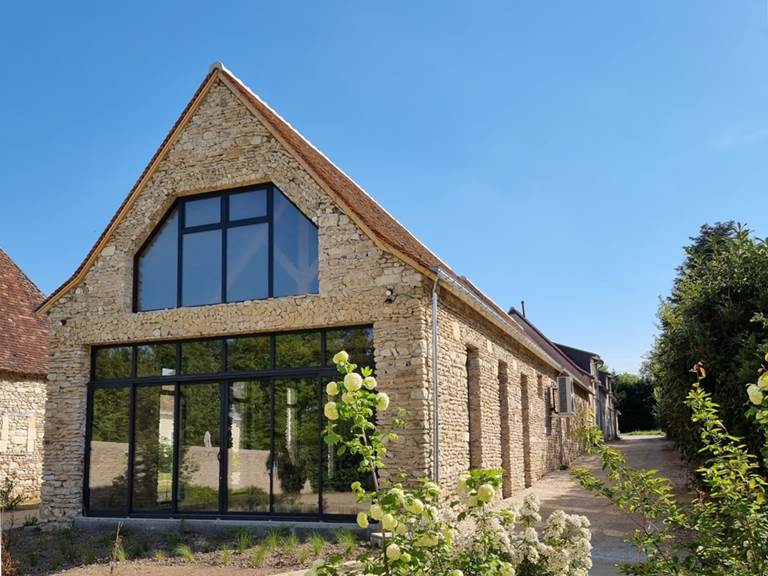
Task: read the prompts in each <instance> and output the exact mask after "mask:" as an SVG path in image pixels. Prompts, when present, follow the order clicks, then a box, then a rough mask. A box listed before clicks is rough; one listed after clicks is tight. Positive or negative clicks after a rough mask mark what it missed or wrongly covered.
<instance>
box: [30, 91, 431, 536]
mask: <svg viewBox="0 0 768 576" xmlns="http://www.w3.org/2000/svg"><path fill="white" fill-rule="evenodd" d="M259 182H274V183H275V184H276V185H277V186H278V187H279V188H280V190H281V191H282V192H283V193H284V194H285V195H286V196H288V198H290V199H291V200H292V201H293V202H294V203H295V204H296V205H297V206H298V207H299V208H300V209H301V210H302V212H303V213H304V214H305V215H307V216H308V217H309V218H310V219H311V220H312V221H314V222H315V223H316V224H317V225H318V227H319V279H320V290H319V294H311V295H305V296H296V297H287V298H273V299H268V300H260V301H250V302H241V303H231V304H218V305H213V306H202V307H195V308H178V309H171V310H160V311H153V312H141V313H133V312H132V311H131V310H132V307H131V304H132V302H131V299H132V285H133V258H134V254H135V253H136V251H137V250H138V248H139V247H140V246H141V244H142V243H143V242H144V241H145V239H146V238H147V237H148V236H149V235H150V234H151V233H152V231H153V230H154V228H155V226H156V225H157V224H158V222H159V221H160V220H161V219H162V217H163V215H164V214H165V212H166V211H167V210H168V208H169V206H170V205H171V204H172V203H173V200H174V199H175V198H176V197H178V196H184V195H189V194H194V193H198V192H202V191H206V190H214V189H227V188H233V187H237V186H244V185H248V184H254V183H259ZM387 289H392V290H394V293H395V294H396V298H395V301H394V302H393V303H391V304H387V303H385V298H386V295H385V292H386V290H387ZM426 290H427V288H425V286H424V279H423V277H422V276H421V274H419V273H418V272H416V271H415V270H414V269H412V268H411V267H410V266H407V265H405V264H403V263H402V262H401V261H400V260H398V259H396V258H394V257H393V256H391V255H390V254H387V253H385V252H383V251H382V250H381V249H379V248H378V247H377V246H376V245H375V244H374V243H373V242H372V241H371V240H370V239H369V238H368V237H367V236H366V235H365V234H364V233H363V232H362V231H361V230H360V229H359V228H358V227H357V226H356V225H355V224H354V223H353V222H352V221H351V220H350V219H349V218H348V217H347V216H346V215H345V214H344V213H343V212H342V211H341V210H340V209H339V208H338V207H337V206H336V204H334V202H333V201H332V200H331V199H330V198H329V197H328V196H327V195H326V194H325V193H324V191H323V190H321V189H320V187H319V186H318V184H317V183H316V182H315V180H313V179H312V178H311V177H310V175H309V174H308V173H307V172H306V171H305V170H304V169H303V168H302V166H301V165H300V164H298V163H297V162H296V161H295V160H294V159H293V157H292V156H291V155H289V154H288V152H287V151H286V150H285V149H284V148H283V147H282V146H281V144H280V143H279V142H278V141H276V140H275V139H274V138H273V137H272V136H271V135H270V133H269V132H268V131H267V129H266V128H265V127H264V126H263V125H262V124H261V123H260V122H259V121H258V120H257V119H256V118H255V117H254V116H253V115H252V114H251V112H250V111H249V110H248V109H247V108H246V107H245V105H244V104H243V103H242V102H241V101H240V100H239V99H238V98H237V97H236V96H235V95H233V94H232V93H231V92H230V90H229V89H228V88H227V87H226V86H224V85H223V84H221V83H217V84H216V85H214V86H213V87H212V88H211V90H210V92H209V93H208V95H207V96H206V98H205V99H204V100H203V102H202V103H201V105H200V106H199V108H198V109H197V110H196V112H195V114H194V115H193V117H192V118H191V120H190V121H189V123H188V124H187V125H186V126H185V128H184V130H183V132H182V133H181V135H180V137H179V138H178V139H177V140H176V142H175V143H174V144H173V146H172V148H171V150H170V152H169V153H168V154H167V156H166V157H165V158H164V159H163V160H162V161H161V164H160V166H159V168H158V170H157V171H156V172H155V173H154V174H153V175H152V177H151V179H150V180H149V182H148V183H147V185H146V186H145V187H144V188H143V190H142V192H141V194H140V196H139V198H138V199H137V201H136V203H135V204H134V206H133V208H132V210H131V211H130V213H129V214H128V216H127V217H126V218H125V219H124V220H123V221H122V222H121V223H120V224H119V226H118V227H117V229H116V232H115V234H114V235H113V237H112V239H111V241H110V242H109V244H108V245H107V246H106V248H105V249H104V250H103V251H102V252H101V255H100V256H99V258H98V259H97V261H96V263H95V265H94V266H93V267H92V268H91V269H90V270H89V271H88V273H87V275H86V277H85V279H84V281H83V282H82V283H81V284H80V285H79V286H78V287H77V288H75V289H74V290H71V291H70V292H69V293H67V294H66V295H65V296H63V297H62V298H61V300H59V301H58V302H57V303H55V305H54V306H53V307H52V308H51V310H50V318H51V331H50V343H49V344H50V356H51V357H50V373H49V396H48V402H47V406H46V417H47V419H46V440H45V442H46V450H47V453H48V458H47V459H46V462H45V466H44V473H43V490H42V492H43V510H42V513H43V518H44V519H45V520H48V521H52V522H65V521H68V520H70V519H72V518H73V517H75V516H76V515H78V514H80V513H81V510H82V482H83V456H84V438H85V416H86V387H87V382H88V380H89V371H90V358H89V350H90V347H91V346H92V345H95V344H107V343H120V342H133V341H145V340H163V339H179V338H189V337H195V336H215V335H228V334H240V333H253V332H273V331H282V330H292V329H303V328H319V327H329V326H347V325H362V324H373V326H374V346H375V361H376V366H377V371H378V379H379V382H380V385H381V388H382V389H383V390H386V391H387V392H388V393H389V394H390V396H391V397H392V401H393V404H394V405H397V406H403V407H405V408H406V409H408V411H409V413H410V414H411V415H412V417H411V418H410V419H409V421H408V427H407V428H406V430H404V431H403V433H402V434H401V438H402V442H400V443H398V445H397V447H396V448H395V449H394V451H393V453H392V456H391V457H392V459H393V460H395V461H397V465H398V466H405V467H408V468H409V469H411V470H414V471H416V472H417V473H420V474H423V473H425V472H426V468H425V454H427V453H428V452H429V448H428V446H426V442H427V440H428V429H427V427H428V421H427V420H426V417H425V415H426V414H427V411H426V410H425V408H424V405H425V393H424V390H423V389H424V387H425V386H426V385H427V378H426V374H425V370H426V354H427V344H426V340H425V338H424V334H425V333H426V328H425V326H426V321H427V316H426V306H425V303H426V302H428V294H427V292H426ZM384 423H386V420H384Z"/></svg>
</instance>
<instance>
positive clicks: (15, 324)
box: [0, 250, 48, 376]
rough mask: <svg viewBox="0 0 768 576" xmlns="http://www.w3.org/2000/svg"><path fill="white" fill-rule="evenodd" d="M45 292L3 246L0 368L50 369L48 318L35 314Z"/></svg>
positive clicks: (0, 257)
mask: <svg viewBox="0 0 768 576" xmlns="http://www.w3.org/2000/svg"><path fill="white" fill-rule="evenodd" d="M43 298H44V296H43V293H42V292H40V290H38V289H37V286H35V285H34V284H33V283H32V281H31V280H30V279H29V278H27V276H26V275H25V274H24V272H22V271H21V269H20V268H19V267H18V266H17V265H16V264H15V263H14V262H13V260H11V258H10V256H8V254H6V253H5V252H4V251H3V250H0V372H12V373H14V374H29V375H36V376H45V375H46V374H47V373H48V320H47V318H44V317H41V316H40V315H38V314H35V307H36V306H37V305H38V304H39V303H40V302H42V300H43Z"/></svg>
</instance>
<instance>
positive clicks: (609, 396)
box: [557, 344, 619, 440]
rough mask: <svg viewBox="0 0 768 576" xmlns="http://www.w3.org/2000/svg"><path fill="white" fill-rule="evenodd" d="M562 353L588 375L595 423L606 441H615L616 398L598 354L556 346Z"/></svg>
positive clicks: (617, 423)
mask: <svg viewBox="0 0 768 576" xmlns="http://www.w3.org/2000/svg"><path fill="white" fill-rule="evenodd" d="M557 347H558V348H560V349H561V350H562V351H563V353H564V354H565V355H566V356H568V357H569V358H570V359H571V360H573V362H574V363H575V364H576V365H577V366H579V367H580V368H581V369H582V370H583V371H584V372H586V373H588V374H589V375H590V377H591V378H592V380H593V381H594V384H595V390H596V391H597V393H596V394H595V404H594V406H593V410H594V413H595V423H596V424H597V425H598V426H599V427H600V429H601V430H602V431H603V436H605V438H606V440H615V439H616V438H618V437H619V412H618V409H617V407H616V397H615V396H614V394H613V381H614V378H613V376H612V375H611V374H609V373H607V372H604V371H603V370H601V368H603V366H604V364H605V363H604V362H603V359H602V358H600V355H599V354H595V353H594V352H588V351H587V350H582V349H580V348H574V347H573V346H566V345H565V344H557Z"/></svg>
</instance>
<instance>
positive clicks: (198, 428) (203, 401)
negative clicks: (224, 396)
mask: <svg viewBox="0 0 768 576" xmlns="http://www.w3.org/2000/svg"><path fill="white" fill-rule="evenodd" d="M180 393H181V398H180V401H181V402H180V405H179V406H180V411H181V415H180V417H179V435H180V440H179V506H178V508H179V511H184V512H189V511H196V512H215V511H216V510H218V509H219V440H220V434H219V421H220V419H221V399H220V398H219V385H218V383H211V384H183V385H182V386H181V387H180Z"/></svg>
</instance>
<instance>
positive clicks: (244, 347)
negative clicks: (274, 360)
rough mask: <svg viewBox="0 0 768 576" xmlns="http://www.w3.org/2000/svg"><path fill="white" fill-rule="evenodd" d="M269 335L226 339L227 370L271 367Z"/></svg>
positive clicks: (239, 370)
mask: <svg viewBox="0 0 768 576" xmlns="http://www.w3.org/2000/svg"><path fill="white" fill-rule="evenodd" d="M271 357H272V352H271V350H270V338H269V336H245V337H242V338H228V339H227V364H228V366H227V371H229V372H245V371H249V370H268V369H270V368H272V364H271V362H270V358H271Z"/></svg>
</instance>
